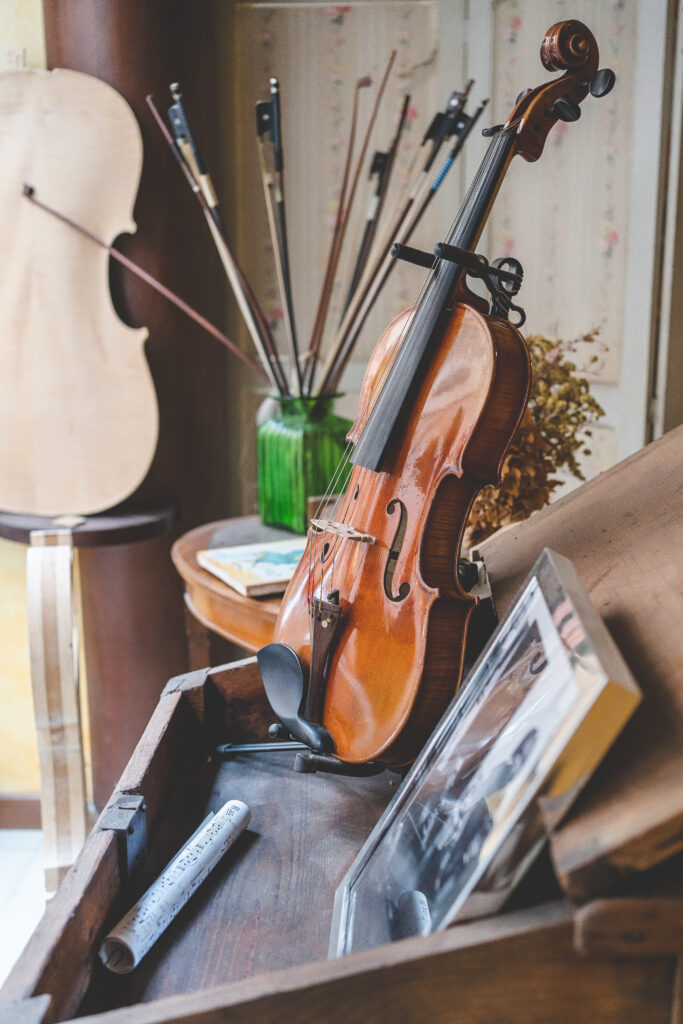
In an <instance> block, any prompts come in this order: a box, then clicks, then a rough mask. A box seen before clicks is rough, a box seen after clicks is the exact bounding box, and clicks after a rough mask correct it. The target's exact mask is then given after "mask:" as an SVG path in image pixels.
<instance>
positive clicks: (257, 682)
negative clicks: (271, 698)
mask: <svg viewBox="0 0 683 1024" xmlns="http://www.w3.org/2000/svg"><path fill="white" fill-rule="evenodd" d="M210 679H211V686H212V687H213V688H214V689H215V691H216V693H217V694H218V695H219V696H220V707H221V709H222V714H223V722H222V725H221V728H222V730H223V732H224V735H225V736H226V737H229V738H230V740H231V741H232V742H234V743H248V742H250V741H252V740H263V741H265V740H267V739H268V727H269V725H271V723H272V722H274V721H275V715H274V714H273V711H272V709H271V707H270V704H269V703H268V698H267V697H266V692H265V690H264V688H263V681H262V680H261V672H260V671H259V667H258V664H257V662H256V658H244V659H243V660H242V661H233V662H231V664H229V665H222V666H220V667H219V668H214V669H211V674H210Z"/></svg>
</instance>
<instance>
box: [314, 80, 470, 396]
mask: <svg viewBox="0 0 683 1024" xmlns="http://www.w3.org/2000/svg"><path fill="white" fill-rule="evenodd" d="M487 104H488V100H487V99H486V100H483V101H482V102H481V103H480V104H479V106H478V107H477V109H476V110H475V112H474V113H473V114H472V115H470V116H468V115H467V114H465V113H464V112H463V113H461V115H460V119H459V122H458V128H457V131H456V141H455V143H454V144H453V147H452V148H451V151H450V152H449V154H448V156H447V157H446V159H445V160H444V162H443V164H442V165H441V167H440V169H439V171H438V173H437V175H436V177H435V178H434V180H433V182H432V183H431V184H430V183H429V179H426V180H424V181H423V186H422V189H421V191H418V192H417V194H416V197H415V201H414V203H413V204H412V205H411V207H410V208H409V209H408V210H407V211H406V215H405V217H404V219H403V221H402V222H401V224H400V225H399V226H398V228H397V229H396V235H395V238H396V242H398V243H399V244H400V245H407V243H408V242H409V241H410V238H411V236H412V234H413V231H414V230H415V228H416V227H417V225H418V224H419V223H420V221H421V219H422V217H423V216H424V214H425V212H426V210H427V209H428V207H429V205H430V203H431V202H432V200H433V199H434V196H435V195H436V193H437V192H438V191H439V188H440V187H441V185H442V184H443V181H444V179H445V177H446V175H447V174H448V172H449V170H450V169H451V167H452V166H453V163H454V162H455V159H456V157H457V156H458V153H459V152H460V150H461V149H462V147H463V145H464V144H465V140H466V138H467V136H468V135H469V133H470V132H471V131H472V128H473V127H474V125H475V124H476V123H477V121H478V120H479V118H480V117H481V114H482V111H483V110H485V108H486V106H487ZM397 262H398V260H397V259H396V258H395V255H394V252H393V245H392V247H391V249H390V250H389V252H387V253H385V254H384V256H383V258H382V262H381V264H380V266H379V267H378V269H377V271H376V273H375V274H374V275H373V278H372V281H371V283H370V287H369V289H368V291H367V293H366V295H365V298H364V300H363V304H362V305H361V307H360V308H359V309H358V312H357V315H356V317H355V319H354V321H353V325H352V327H351V328H350V329H349V332H348V335H347V337H346V339H345V343H344V348H343V350H342V351H341V352H340V355H339V358H338V360H337V363H336V365H335V366H334V368H333V369H332V371H331V373H330V376H329V380H328V382H327V387H328V388H331V389H332V390H334V389H335V388H336V387H337V386H338V385H339V380H340V378H341V375H342V373H343V372H344V370H345V369H346V365H347V363H348V360H349V358H350V356H351V352H352V350H353V346H354V345H355V343H356V340H357V338H358V335H359V334H360V332H361V330H362V329H363V325H364V324H365V321H366V320H367V318H368V316H369V314H370V311H371V310H372V308H373V306H374V304H375V302H376V301H377V298H378V297H379V294H380V292H381V290H382V288H383V287H384V285H385V284H386V282H387V280H388V278H389V276H390V274H391V272H392V270H393V269H394V267H395V266H396V263H397Z"/></svg>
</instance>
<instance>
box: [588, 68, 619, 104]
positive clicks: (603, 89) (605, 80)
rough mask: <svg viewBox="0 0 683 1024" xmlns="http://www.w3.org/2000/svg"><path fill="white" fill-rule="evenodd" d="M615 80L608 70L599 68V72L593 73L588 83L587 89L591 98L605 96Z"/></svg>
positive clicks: (615, 77)
mask: <svg viewBox="0 0 683 1024" xmlns="http://www.w3.org/2000/svg"><path fill="white" fill-rule="evenodd" d="M616 80H617V76H616V75H615V74H614V72H613V71H612V70H611V69H610V68H600V70H599V71H596V72H595V74H594V75H593V77H592V78H591V80H590V82H589V83H588V89H589V92H590V94H591V96H595V97H599V96H606V95H607V93H608V92H611V91H612V88H613V86H614V83H615V82H616Z"/></svg>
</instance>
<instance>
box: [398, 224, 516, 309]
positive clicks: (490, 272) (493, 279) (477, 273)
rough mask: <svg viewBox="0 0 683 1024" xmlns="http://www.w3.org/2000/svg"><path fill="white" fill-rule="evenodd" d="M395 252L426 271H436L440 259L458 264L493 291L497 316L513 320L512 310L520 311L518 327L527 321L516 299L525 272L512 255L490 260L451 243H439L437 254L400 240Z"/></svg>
mask: <svg viewBox="0 0 683 1024" xmlns="http://www.w3.org/2000/svg"><path fill="white" fill-rule="evenodd" d="M391 255H392V256H393V257H394V259H398V260H405V261H406V262H407V263H413V264H415V266H418V267H424V268H425V270H433V269H434V267H435V265H436V261H437V260H448V261H449V262H450V263H457V264H458V265H459V266H461V267H462V268H463V270H464V271H465V273H466V274H467V275H468V276H469V277H476V278H478V279H479V280H481V281H483V282H484V284H485V285H486V287H487V288H488V290H489V292H490V294H491V313H492V315H493V316H499V317H502V318H503V319H505V320H509V319H510V312H511V311H512V312H514V313H516V314H517V319H516V321H514V325H515V327H521V326H522V324H523V323H524V321H525V320H526V313H525V312H524V310H523V309H522V308H521V306H517V305H515V304H514V303H513V301H512V298H513V296H515V295H516V294H517V292H518V291H519V289H520V287H521V284H522V277H523V275H524V271H523V270H522V265H521V263H520V262H519V260H515V259H513V258H512V257H511V256H503V257H502V258H501V259H497V260H494V261H493V263H489V261H488V260H487V259H486V257H485V256H482V255H481V253H478V252H472V250H471V249H462V248H461V247H460V246H459V245H449V243H448V242H439V243H438V245H436V246H434V252H433V253H429V252H425V251H424V250H423V249H415V248H413V246H411V245H403V244H402V243H400V242H396V244H395V245H393V246H392V247H391Z"/></svg>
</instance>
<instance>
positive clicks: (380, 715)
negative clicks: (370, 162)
mask: <svg viewBox="0 0 683 1024" xmlns="http://www.w3.org/2000/svg"><path fill="white" fill-rule="evenodd" d="M541 54H542V59H543V62H544V64H545V66H546V67H547V68H549V69H551V70H553V69H555V70H557V69H563V70H564V71H565V74H564V75H563V76H562V78H561V79H559V81H554V82H552V83H550V84H545V85H543V86H539V87H538V88H537V89H535V90H530V91H528V92H527V93H526V94H525V95H524V96H523V97H522V98H521V99H520V100H519V102H518V104H517V106H516V107H515V109H514V111H513V112H512V115H511V117H510V119H509V121H508V122H507V124H506V125H501V126H499V127H498V128H497V129H494V130H492V133H491V134H493V135H494V138H493V142H492V143H491V146H490V148H489V151H488V153H487V155H486V157H485V158H484V161H483V163H482V166H481V168H480V171H479V172H478V175H477V178H476V179H475V182H474V184H473V186H472V188H471V189H470V192H469V193H468V196H467V198H466V200H465V202H464V204H463V208H462V210H461V212H460V215H459V217H458V219H457V221H456V224H455V228H454V229H453V231H452V233H451V235H450V237H449V239H448V241H447V243H445V244H442V245H440V246H437V247H436V249H435V255H436V259H435V260H434V266H433V269H432V272H431V277H430V279H429V282H428V284H427V286H426V288H425V290H424V292H423V297H422V299H421V301H420V303H419V305H418V306H417V307H416V308H415V309H414V310H408V311H406V313H404V314H402V315H401V316H400V317H398V318H397V319H396V320H395V321H394V322H393V323H392V324H391V325H390V326H389V327H388V328H387V330H386V332H385V333H384V335H383V336H382V338H381V339H380V341H379V343H378V345H377V347H376V349H375V353H374V355H373V358H372V360H371V363H370V366H369V367H368V371H367V375H366V379H365V382H364V385H363V390H362V393H361V402H360V408H361V413H360V415H359V418H358V421H357V422H356V424H355V425H354V428H353V430H352V431H351V434H350V435H349V439H350V441H352V442H353V444H354V446H355V447H354V450H353V453H352V455H351V456H350V461H351V462H352V463H354V466H353V469H352V472H351V476H350V480H349V484H348V487H347V490H346V493H345V495H344V496H343V498H341V499H340V500H339V502H338V503H337V506H336V507H335V508H334V509H333V510H332V512H330V513H328V514H327V516H326V519H325V520H314V521H313V527H312V529H311V531H310V533H309V538H308V546H307V550H306V552H305V554H304V557H303V559H302V561H301V563H300V565H299V567H298V568H297V571H296V573H295V575H294V577H293V579H292V581H291V583H290V586H289V588H288V590H287V592H286V594H285V597H284V600H283V604H282V609H281V612H280V616H279V619H278V622H277V626H276V632H275V643H274V644H271V645H269V647H267V648H265V649H264V651H262V652H260V654H259V664H260V666H261V671H262V676H263V679H264V684H265V686H266V691H267V693H268V695H269V696H270V697H271V703H272V704H273V707H274V709H275V710H276V713H278V715H279V717H280V719H281V721H283V722H284V724H285V726H286V728H287V729H288V730H289V731H290V732H291V733H293V734H294V735H297V736H299V737H300V738H302V739H304V741H305V742H307V743H308V744H309V745H310V746H311V747H312V749H313V750H317V751H319V752H321V753H322V754H331V755H334V757H335V758H337V759H339V760H340V761H342V762H347V763H351V764H357V763H362V762H367V761H378V762H380V763H382V764H385V765H395V766H398V765H403V764H406V763H409V762H410V761H411V760H413V759H414V758H415V756H416V755H417V753H418V752H419V750H420V748H421V747H422V746H423V744H424V743H425V741H426V740H427V738H428V736H429V734H430V732H431V731H432V730H433V728H434V726H435V725H436V723H437V721H438V719H439V717H440V716H441V714H442V713H443V711H444V710H445V708H446V706H447V704H448V703H449V701H450V700H451V698H452V697H453V695H454V693H455V691H456V689H457V686H458V684H459V681H460V677H461V673H462V665H463V659H464V652H465V642H466V637H467V629H468V623H469V621H470V617H471V614H472V611H473V608H474V606H475V604H476V599H474V598H472V597H471V596H470V595H469V594H468V593H467V592H466V591H465V590H464V589H463V588H462V586H461V585H460V582H459V580H458V574H457V568H456V567H457V565H458V558H459V554H460V546H461V542H462V537H463V533H464V530H465V527H466V525H467V521H468V518H469V512H470V509H471V506H472V503H473V501H474V499H475V497H476V495H477V493H478V491H479V489H480V488H481V487H482V486H483V485H484V484H486V483H489V482H493V483H495V482H497V481H498V480H499V475H500V470H501V467H502V463H503V461H504V459H505V456H506V454H507V451H508V449H509V446H510V444H511V442H512V439H513V437H514V435H515V432H516V430H517V427H518V425H519V422H520V420H521V417H522V415H523V412H524V409H525V407H526V402H527V397H528V392H529V386H530V366H529V357H528V353H527V350H526V346H525V343H524V340H523V338H522V336H521V335H520V333H519V331H518V330H517V328H516V327H515V326H513V325H512V324H511V323H510V322H509V321H508V319H507V318H506V314H507V312H508V310H509V309H510V308H512V309H516V307H514V306H511V295H512V294H514V292H515V291H516V288H517V287H518V285H519V280H520V279H521V268H519V267H518V265H516V266H515V265H513V264H514V261H508V266H509V269H508V270H507V271H505V270H504V269H502V267H501V268H498V269H495V264H494V265H492V266H491V267H489V266H488V264H487V261H486V260H484V259H483V258H482V257H480V256H477V255H476V254H475V253H473V252H472V250H473V249H474V247H475V245H476V242H477V239H478V238H479V235H480V233H481V230H482V228H483V225H484V223H485V219H486V216H487V214H488V211H489V209H490V207H491V204H492V202H493V199H494V198H495V194H496V192H497V190H498V187H499V185H500V182H501V180H502V178H503V175H504V173H505V171H506V169H507V167H508V165H509V163H510V160H511V159H512V157H513V156H514V155H515V154H520V155H522V156H523V157H525V159H527V160H535V159H537V157H538V156H540V154H541V152H542V149H543V143H544V141H545V138H546V136H547V134H548V131H549V130H550V128H551V127H552V125H553V124H555V122H556V121H557V120H558V119H559V118H560V117H564V119H566V120H575V119H576V115H575V109H574V108H576V109H578V102H579V101H580V100H581V99H583V98H584V97H585V96H586V94H587V93H588V91H589V87H590V89H591V91H593V86H594V83H595V82H596V80H597V78H598V77H599V76H603V78H602V79H601V81H602V83H603V85H604V81H605V79H604V76H605V75H611V72H598V71H597V67H598V64H597V61H598V50H597V45H596V43H595V39H594V38H593V36H592V35H591V33H590V32H589V31H588V29H587V28H586V27H585V26H584V25H582V24H581V23H579V22H562V23H560V24H558V25H555V26H553V27H552V28H551V29H550V30H549V32H548V33H547V34H546V38H545V39H544V41H543V46H542V50H541ZM612 81H613V76H612ZM610 87H611V84H610V85H609V86H608V88H610ZM595 88H596V89H597V86H595ZM608 88H603V91H602V92H596V93H595V94H596V95H602V94H603V93H604V92H605V91H608ZM411 252H412V250H411ZM418 255H419V256H420V254H418ZM424 255H425V254H422V255H421V256H420V258H423V257H424ZM415 261H416V262H417V259H415ZM517 268H518V269H517ZM467 274H476V275H477V276H480V277H483V278H484V279H485V280H488V283H489V286H490V290H491V293H492V297H493V303H492V306H491V309H490V310H489V305H488V302H486V301H484V300H482V299H480V298H479V297H477V296H475V295H473V294H472V293H471V292H469V290H468V289H467V287H466V284H465V278H466V275H467ZM292 695H294V696H292ZM290 698H291V699H290ZM288 700H289V703H288Z"/></svg>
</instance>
